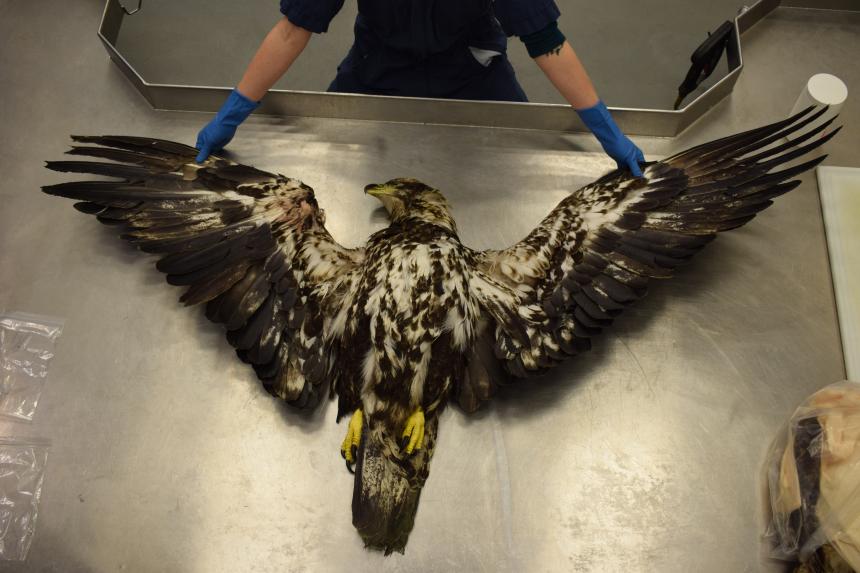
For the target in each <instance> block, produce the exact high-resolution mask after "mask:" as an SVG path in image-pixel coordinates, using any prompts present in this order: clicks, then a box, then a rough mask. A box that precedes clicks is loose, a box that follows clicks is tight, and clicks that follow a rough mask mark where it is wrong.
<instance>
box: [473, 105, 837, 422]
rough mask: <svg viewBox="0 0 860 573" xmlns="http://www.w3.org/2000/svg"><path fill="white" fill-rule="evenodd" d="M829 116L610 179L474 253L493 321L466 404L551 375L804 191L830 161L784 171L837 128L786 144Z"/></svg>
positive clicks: (757, 132)
mask: <svg viewBox="0 0 860 573" xmlns="http://www.w3.org/2000/svg"><path fill="white" fill-rule="evenodd" d="M825 111H826V108H825V109H821V110H819V111H813V109H812V108H809V109H807V110H805V111H803V112H801V113H799V114H797V115H795V116H794V117H791V118H788V119H786V120H784V121H781V122H778V123H774V124H772V125H768V126H765V127H761V128H758V129H753V130H751V131H747V132H744V133H740V134H737V135H733V136H729V137H725V138H723V139H719V140H716V141H713V142H710V143H706V144H703V145H700V146H698V147H694V148H691V149H689V150H687V151H684V152H681V153H679V154H677V155H675V156H673V157H670V158H668V159H665V160H663V161H659V162H655V163H649V164H648V165H647V166H646V167H645V168H644V173H643V177H641V178H631V177H630V176H629V175H628V174H626V173H623V172H620V171H614V172H612V173H609V174H608V175H606V176H604V177H602V178H600V179H599V180H597V181H595V182H594V183H592V184H590V185H588V186H586V187H583V188H582V189H580V190H578V191H576V192H574V193H573V194H571V195H569V196H568V197H566V198H565V199H564V200H563V201H561V203H560V204H559V205H558V206H557V207H556V208H555V209H554V210H553V211H552V212H551V213H550V214H549V215H548V216H547V217H546V218H545V219H544V220H543V221H542V222H541V224H540V225H539V226H538V227H537V228H536V229H535V230H534V231H532V232H531V233H530V234H529V235H528V236H527V237H526V238H525V239H523V240H522V241H520V242H519V243H517V244H515V245H513V246H512V247H510V248H508V249H505V250H502V251H483V252H476V253H474V256H473V260H472V266H473V273H472V278H471V281H470V286H471V288H472V290H473V292H474V293H475V294H476V296H477V297H478V298H479V300H480V304H481V307H482V310H483V318H482V322H481V324H480V325H479V328H480V331H479V335H478V337H477V340H476V345H475V348H474V350H473V353H472V357H471V359H470V365H469V369H468V372H469V376H468V377H467V379H466V380H464V381H463V382H462V383H461V385H460V387H459V389H458V392H459V396H458V398H459V402H460V405H461V406H462V407H463V408H464V409H465V410H467V411H471V410H474V409H475V408H477V407H478V406H479V405H480V402H481V401H482V400H486V399H488V398H489V397H490V396H491V395H492V394H493V393H494V392H495V389H496V386H497V385H499V384H503V383H505V381H507V380H508V379H509V378H510V376H513V377H516V378H522V377H526V376H529V375H532V374H537V373H541V372H544V371H546V370H547V369H548V368H550V367H552V366H554V365H556V364H558V363H559V362H560V361H562V360H564V359H566V358H568V357H570V356H573V355H576V354H578V353H580V352H583V351H585V350H588V349H589V348H590V346H591V338H593V337H594V336H596V335H598V334H600V332H601V331H602V330H603V329H604V328H606V327H607V326H609V325H611V324H612V321H613V319H614V318H615V317H616V316H618V315H619V314H620V313H621V312H622V311H623V310H624V309H625V308H626V307H627V306H629V305H631V304H633V303H634V302H636V301H637V300H639V299H640V298H642V296H643V295H644V294H645V292H646V289H647V287H648V283H649V281H650V280H651V279H653V278H668V277H671V276H672V272H673V270H674V269H675V268H676V267H678V266H679V265H681V264H683V263H685V262H687V261H688V260H689V259H690V258H691V257H692V256H693V255H695V254H696V253H697V252H699V250H701V249H702V247H704V246H705V245H706V244H707V243H709V242H710V241H711V240H713V239H714V238H715V237H716V235H717V233H720V232H722V231H728V230H730V229H735V228H737V227H740V226H741V225H743V224H745V223H747V222H748V221H750V220H751V219H752V218H753V217H755V215H756V213H758V212H759V211H761V210H763V209H765V208H767V207H768V206H769V205H771V203H772V200H773V199H774V198H775V197H777V196H779V195H782V194H783V193H786V192H788V191H790V190H792V189H794V188H795V187H797V186H798V185H799V184H800V181H797V180H791V179H792V178H793V177H795V176H797V175H798V174H800V173H802V172H804V171H806V170H808V169H811V168H813V167H814V166H816V165H818V163H820V162H821V161H823V159H824V157H818V158H815V159H812V160H810V161H806V162H805V163H800V164H798V165H794V166H791V167H787V168H784V169H782V170H779V171H773V170H774V168H776V167H777V166H780V165H782V164H784V163H786V162H788V161H791V160H793V159H796V158H798V157H800V156H802V155H804V154H806V153H807V152H809V151H811V150H813V149H814V148H816V147H818V146H820V145H822V144H824V143H825V142H826V141H828V140H829V139H830V138H831V137H833V136H834V135H835V134H836V133H837V131H838V129H837V130H834V131H832V132H831V133H829V134H828V135H826V136H824V137H820V136H819V134H820V133H821V132H822V131H823V130H824V129H826V128H827V127H828V126H829V125H830V123H831V122H832V121H833V120H830V121H828V122H826V123H822V124H821V125H820V126H818V127H816V128H815V129H813V130H810V131H809V132H807V133H805V134H802V135H799V136H797V137H795V138H794V139H793V140H791V141H788V142H784V143H783V140H784V138H785V137H786V136H787V135H791V134H793V133H795V132H799V131H800V130H801V129H803V128H804V127H806V126H807V125H809V124H810V123H812V122H814V121H815V120H816V119H818V118H819V117H820V116H821V114H823V113H824V112H825ZM834 119H835V118H834Z"/></svg>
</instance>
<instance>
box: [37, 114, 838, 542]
mask: <svg viewBox="0 0 860 573" xmlns="http://www.w3.org/2000/svg"><path fill="white" fill-rule="evenodd" d="M822 113H823V110H820V111H817V112H816V111H814V110H812V109H808V110H805V111H804V112H801V113H800V114H798V115H796V116H794V117H792V118H789V119H786V120H784V121H781V122H778V123H775V124H772V125H769V126H765V127H761V128H758V129H754V130H751V131H748V132H745V133H741V134H738V135H733V136H730V137H726V138H723V139H720V140H717V141H714V142H711V143H706V144H704V145H700V146H698V147H694V148H692V149H689V150H687V151H684V152H682V153H679V154H677V155H675V156H673V157H670V158H668V159H665V160H663V161H659V162H655V163H649V164H647V165H645V166H644V169H643V173H644V176H643V177H641V178H631V177H630V176H629V175H628V174H626V173H624V172H620V171H614V172H612V173H609V174H608V175H606V176H604V177H602V178H600V179H599V180H597V181H595V182H594V183H592V184H591V185H588V186H586V187H584V188H582V189H580V190H578V191H576V192H574V193H572V194H571V195H570V196H568V197H567V198H565V199H564V200H563V201H562V202H561V203H560V204H559V205H558V206H557V207H556V208H555V209H554V210H553V211H552V212H551V213H550V214H549V215H548V216H547V217H546V218H545V219H544V220H543V221H542V222H541V224H540V225H539V226H538V227H537V228H536V229H535V230H534V231H532V232H531V233H530V234H529V235H528V236H527V237H526V238H525V239H523V240H522V241H520V242H519V243H517V244H516V245H513V246H512V247H510V248H508V249H505V250H500V251H483V252H479V251H474V250H472V249H469V248H468V247H465V246H464V245H463V244H462V243H460V240H459V238H458V236H457V229H456V225H455V223H454V220H453V218H452V217H451V214H450V211H449V209H448V205H447V203H446V201H445V199H444V197H443V196H442V195H441V193H439V192H438V191H437V190H435V189H432V188H430V187H428V186H426V185H424V184H422V183H420V182H417V181H414V180H410V179H398V180H393V181H390V182H388V183H386V184H384V185H371V186H368V188H367V189H366V191H367V192H368V193H371V194H373V195H375V196H377V197H378V198H379V199H380V200H381V201H382V202H383V205H384V206H385V207H386V209H387V210H388V212H389V215H390V217H391V225H390V226H389V227H388V228H386V229H384V230H382V231H379V232H377V233H375V234H374V235H373V236H371V237H370V239H369V240H368V243H367V245H366V246H365V247H364V248H361V249H347V248H344V247H342V246H341V245H339V244H338V243H337V242H335V241H334V239H333V238H332V237H331V235H330V234H329V233H328V231H327V230H326V228H325V217H324V214H323V211H322V210H321V209H320V208H319V206H318V204H317V202H316V199H315V197H314V193H313V191H312V190H311V189H310V188H309V187H308V186H306V185H304V184H303V183H301V182H300V181H298V180H295V179H291V178H288V177H284V176H281V175H274V174H271V173H267V172H265V171H260V170H258V169H254V168H252V167H248V166H245V165H240V164H237V163H234V162H232V161H229V160H227V159H224V158H221V157H217V156H211V157H210V158H209V159H207V160H206V161H205V162H204V163H202V164H197V163H195V161H194V158H195V156H196V154H197V151H196V150H195V149H194V148H192V147H188V146H185V145H182V144H179V143H173V142H169V141H161V140H155V139H149V138H141V137H127V136H102V137H73V139H74V140H75V142H76V143H77V144H79V145H76V146H74V147H73V148H72V150H71V151H70V152H69V153H70V154H72V155H75V156H80V157H88V158H94V159H97V160H102V161H81V160H74V161H54V162H48V164H47V166H48V168H50V169H53V170H56V171H64V172H72V173H90V174H94V175H99V176H107V177H112V178H114V180H113V181H83V182H70V183H60V184H57V185H50V186H47V187H44V188H43V190H44V191H45V192H46V193H49V194H51V195H58V196H61V197H67V198H71V199H76V200H77V201H79V202H78V203H76V204H75V207H76V208H77V209H78V210H79V211H81V212H83V213H86V214H90V215H95V216H96V217H97V218H98V219H99V221H101V222H102V223H105V224H109V225H118V226H120V227H121V228H122V235H121V236H122V238H124V239H125V240H127V241H129V242H131V243H132V244H134V245H135V246H137V247H138V248H139V249H141V250H142V251H145V252H147V253H152V254H155V255H157V256H158V257H159V260H158V263H157V265H156V266H157V268H158V269H159V270H160V271H162V272H164V273H165V274H166V275H167V281H168V282H169V283H170V284H174V285H179V286H183V287H186V290H185V292H184V293H183V295H182V297H181V300H182V302H184V303H185V304H186V305H195V304H203V303H205V305H206V316H207V317H208V318H209V319H210V320H212V321H214V322H217V323H221V324H224V325H225V328H226V331H227V340H228V341H229V342H230V344H231V345H233V346H234V347H235V348H236V352H237V354H238V356H239V357H240V358H241V359H242V360H243V361H245V362H247V363H249V364H250V365H251V366H252V367H253V368H254V370H255V372H256V374H257V376H258V377H259V378H260V380H261V381H262V383H263V385H264V387H265V388H266V389H267V390H268V391H269V392H271V393H272V394H274V395H276V396H278V397H280V398H282V399H284V400H286V401H287V402H288V403H290V404H292V405H294V406H297V407H300V408H306V407H313V406H314V405H316V404H317V403H318V402H319V400H320V398H321V397H322V395H323V394H324V393H325V392H326V391H330V392H336V393H337V395H338V402H339V403H338V417H340V416H342V415H352V421H351V423H350V434H349V435H348V439H347V440H346V441H345V442H344V449H343V451H344V454H345V457H347V459H348V460H352V459H355V462H356V478H355V491H354V493H353V507H352V511H353V523H354V525H355V526H356V528H357V529H358V531H359V533H360V534H361V536H362V538H363V539H364V541H365V543H366V544H367V545H369V546H371V547H374V548H379V549H382V550H384V551H386V552H390V551H403V549H404V547H405V545H406V542H407V539H408V536H409V533H410V531H411V530H412V526H413V523H414V518H415V512H416V511H417V506H418V499H419V497H420V493H421V488H422V487H423V485H424V482H425V481H426V479H427V476H428V469H429V463H430V459H431V457H432V454H433V450H434V447H435V440H436V432H437V428H438V415H439V413H440V412H441V411H442V410H443V409H444V407H445V406H446V404H447V402H448V400H449V399H451V398H453V399H454V400H456V401H457V402H458V403H459V405H460V406H461V407H462V408H463V409H464V410H466V411H473V410H475V409H477V408H478V407H479V405H480V404H481V403H482V402H483V401H486V400H488V399H490V398H491V397H492V395H493V394H494V393H495V391H496V388H497V387H498V386H499V385H502V384H505V383H507V382H508V381H510V380H511V378H519V377H525V376H529V375H532V374H536V373H540V372H542V371H544V370H546V369H548V368H550V367H552V366H554V365H555V364H558V363H559V362H560V361H562V360H564V359H566V358H568V357H570V356H573V355H576V354H578V353H580V352H583V351H585V350H587V349H588V348H589V347H590V341H591V338H593V337H594V336H596V335H598V334H599V333H600V332H601V331H602V330H603V329H604V328H606V327H607V326H609V325H611V323H612V321H613V319H614V318H615V317H616V316H618V314H619V313H621V312H622V311H623V310H624V309H625V308H626V307H627V306H629V305H630V304H632V303H634V302H635V301H636V300H638V299H639V298H641V297H642V296H643V295H644V294H645V292H646V290H647V287H648V284H649V282H650V279H653V278H667V277H670V276H671V275H672V272H673V270H674V269H675V268H677V267H678V266H679V265H681V264H684V263H685V262H687V261H688V260H689V259H690V258H691V257H692V256H693V255H694V254H696V253H697V252H698V251H699V250H701V249H702V247H703V246H704V245H706V244H707V243H708V242H710V241H711V240H712V239H713V238H714V237H715V236H716V234H717V233H719V232H722V231H726V230H729V229H733V228H736V227H739V226H741V225H743V224H744V223H746V222H748V221H749V220H750V219H752V218H753V217H754V216H755V214H756V213H758V212H759V211H761V210H762V209H764V208H766V207H767V206H769V205H770V204H771V202H772V200H773V199H774V198H775V197H777V196H778V195H780V194H782V193H785V192H787V191H789V190H791V189H793V188H794V187H795V186H797V184H798V182H797V181H791V179H792V178H793V177H794V176H796V175H798V174H799V173H801V172H803V171H805V170H807V169H810V168H812V167H814V166H815V165H817V164H818V163H819V162H820V161H821V160H822V159H823V158H817V159H813V160H810V161H807V162H805V163H801V164H799V165H796V166H792V167H788V168H784V169H782V170H775V169H776V168H778V167H779V166H780V165H782V164H784V163H786V162H788V161H790V160H793V159H795V158H797V157H800V156H802V155H804V154H805V153H807V152H808V151H811V150H812V149H814V148H816V147H817V146H819V145H821V144H823V143H824V142H826V141H827V140H828V139H829V138H830V137H833V135H835V133H836V131H838V130H834V131H833V132H832V133H831V134H830V135H827V136H825V137H819V134H820V132H821V131H822V130H824V129H826V127H827V126H828V125H829V122H828V123H825V124H822V125H820V126H819V127H817V128H815V129H813V130H811V131H809V132H807V133H805V134H803V135H800V136H798V137H795V138H794V139H792V140H791V141H789V142H787V143H780V142H781V141H783V139H784V137H785V136H786V135H789V134H792V133H800V130H802V129H803V128H805V127H806V126H808V125H809V124H811V123H813V122H814V121H815V120H817V119H818V118H819V117H820V116H821V114H822ZM104 160H106V161H104ZM362 412H363V413H364V415H363V416H362V415H361V413H362ZM404 426H406V427H407V433H406V436H405V437H406V439H405V441H404V442H402V443H401V439H403V438H402V434H401V431H402V430H403V428H404ZM353 430H355V432H353ZM408 432H413V433H412V434H411V437H410V434H409V433H408ZM416 432H417V433H416ZM359 436H360V437H359ZM407 443H408V444H409V445H407ZM352 448H354V450H353V449H352Z"/></svg>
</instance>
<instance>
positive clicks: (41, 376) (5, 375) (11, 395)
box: [0, 312, 63, 421]
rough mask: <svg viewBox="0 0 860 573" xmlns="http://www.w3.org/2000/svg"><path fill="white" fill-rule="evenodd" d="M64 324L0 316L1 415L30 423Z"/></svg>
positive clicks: (17, 315) (38, 318)
mask: <svg viewBox="0 0 860 573" xmlns="http://www.w3.org/2000/svg"><path fill="white" fill-rule="evenodd" d="M62 331H63V320H62V319H58V318H53V317H50V316H39V315H35V314H24V313H20V312H16V313H11V314H3V315H0V415H3V416H10V417H12V418H15V419H18V420H27V421H31V420H32V419H33V414H34V413H35V412H36V405H37V404H38V402H39V397H40V396H41V395H42V388H43V387H44V385H45V378H46V377H47V376H48V364H49V363H50V361H51V359H52V358H53V357H54V345H55V343H56V341H57V338H58V337H59V336H60V333H61V332H62Z"/></svg>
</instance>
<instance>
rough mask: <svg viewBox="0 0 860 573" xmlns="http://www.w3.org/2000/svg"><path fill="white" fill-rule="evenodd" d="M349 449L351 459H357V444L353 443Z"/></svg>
mask: <svg viewBox="0 0 860 573" xmlns="http://www.w3.org/2000/svg"><path fill="white" fill-rule="evenodd" d="M349 451H350V453H351V454H352V459H354V460H358V446H356V445H354V444H353V446H352V447H350V449H349Z"/></svg>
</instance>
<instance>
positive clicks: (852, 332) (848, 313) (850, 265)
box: [818, 167, 860, 380]
mask: <svg viewBox="0 0 860 573" xmlns="http://www.w3.org/2000/svg"><path fill="white" fill-rule="evenodd" d="M818 189H819V192H820V193H821V209H822V211H823V212H824V229H825V232H826V234H827V248H828V250H829V251H830V270H831V273H832V275H833V289H834V291H835V293H836V309H837V312H838V314H839V330H840V332H841V334H842V351H843V353H844V355H845V370H846V372H847V376H848V379H849V380H860V169H858V168H852V167H819V168H818Z"/></svg>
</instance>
